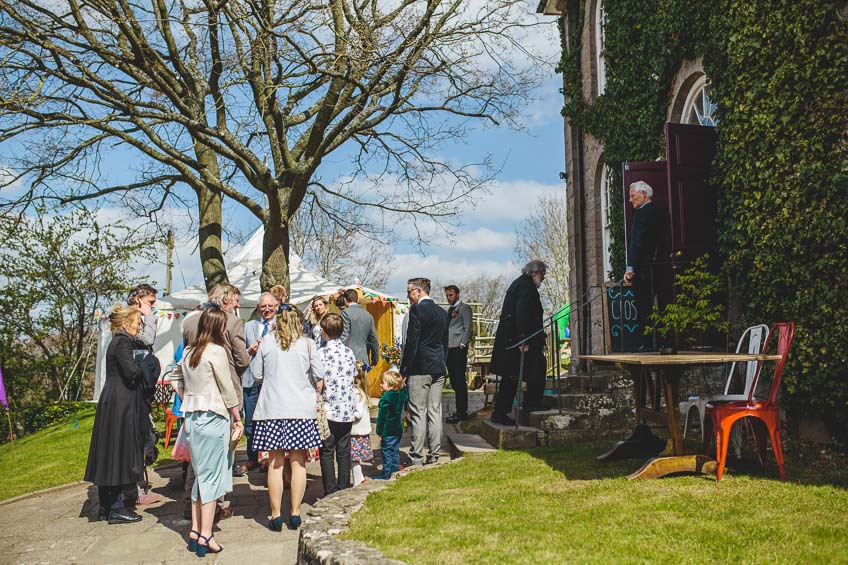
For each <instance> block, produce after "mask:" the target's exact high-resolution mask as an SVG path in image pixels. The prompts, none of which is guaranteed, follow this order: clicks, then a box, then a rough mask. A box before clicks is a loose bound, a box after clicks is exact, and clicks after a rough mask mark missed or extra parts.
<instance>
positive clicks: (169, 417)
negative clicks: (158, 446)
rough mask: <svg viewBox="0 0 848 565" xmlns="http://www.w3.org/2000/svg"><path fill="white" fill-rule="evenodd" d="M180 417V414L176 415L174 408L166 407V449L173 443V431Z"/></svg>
mask: <svg viewBox="0 0 848 565" xmlns="http://www.w3.org/2000/svg"><path fill="white" fill-rule="evenodd" d="M179 419H180V418H179V417H178V416H175V415H174V411H173V409H171V408H166V409H165V449H168V444H169V443H171V432H172V431H173V429H174V424H176V423H177V420H179Z"/></svg>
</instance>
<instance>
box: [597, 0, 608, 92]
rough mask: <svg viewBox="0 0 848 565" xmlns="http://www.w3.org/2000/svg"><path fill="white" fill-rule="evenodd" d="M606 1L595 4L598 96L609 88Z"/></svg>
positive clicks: (601, 0)
mask: <svg viewBox="0 0 848 565" xmlns="http://www.w3.org/2000/svg"><path fill="white" fill-rule="evenodd" d="M605 23H606V16H605V15H604V0H598V1H597V3H596V4H595V68H596V70H597V76H598V96H600V95H601V94H603V93H604V89H605V88H606V86H607V65H606V63H605V62H604V24H605Z"/></svg>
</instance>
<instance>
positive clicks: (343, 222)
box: [291, 194, 395, 288]
mask: <svg viewBox="0 0 848 565" xmlns="http://www.w3.org/2000/svg"><path fill="white" fill-rule="evenodd" d="M394 240H395V238H394V237H393V235H392V234H391V233H389V232H387V230H385V229H383V228H381V227H380V226H378V225H375V224H374V223H372V222H369V221H368V218H367V216H366V214H365V213H364V210H363V207H362V206H357V205H354V204H351V203H349V202H341V203H338V202H337V203H332V204H330V205H328V204H327V203H325V202H322V201H321V200H319V199H318V198H316V197H315V196H314V195H312V194H309V195H307V198H306V199H305V200H304V203H303V204H302V205H301V207H300V209H299V210H298V211H297V214H295V216H294V217H293V218H292V221H291V242H292V250H293V251H294V252H295V253H297V254H298V255H299V256H300V257H301V259H303V261H304V262H305V263H306V265H307V266H309V267H310V268H312V269H314V270H315V271H316V272H318V273H319V274H320V275H321V276H323V277H324V278H326V279H329V280H331V281H336V282H339V283H341V284H353V283H354V282H358V283H359V284H362V285H365V286H368V287H372V288H382V287H383V286H385V284H386V282H387V281H388V279H389V274H390V273H391V270H392V268H393V265H394V248H393V246H392V243H393V241H394Z"/></svg>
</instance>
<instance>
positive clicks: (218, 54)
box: [0, 0, 545, 287]
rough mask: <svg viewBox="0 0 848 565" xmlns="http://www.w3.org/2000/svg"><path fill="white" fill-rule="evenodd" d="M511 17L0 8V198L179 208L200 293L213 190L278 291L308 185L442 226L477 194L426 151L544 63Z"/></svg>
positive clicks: (214, 236)
mask: <svg viewBox="0 0 848 565" xmlns="http://www.w3.org/2000/svg"><path fill="white" fill-rule="evenodd" d="M526 8H527V6H526V3H525V2H524V1H523V0H491V1H487V2H479V3H478V2H475V3H469V2H467V1H465V0H425V1H422V0H397V1H394V2H386V1H385V0H228V1H226V0H225V1H220V2H219V1H217V0H151V1H150V2H144V1H140V0H138V1H133V0H51V1H49V2H47V1H45V0H0V74H2V77H3V79H2V83H0V143H4V144H5V145H6V146H7V147H9V148H10V149H8V150H7V153H9V154H13V155H14V156H15V157H14V161H13V162H9V163H6V165H8V166H9V167H11V170H12V171H13V174H11V175H7V176H6V177H4V179H5V180H3V181H2V184H0V187H2V186H3V185H9V184H11V183H17V182H19V181H21V180H25V181H26V185H27V187H28V190H27V191H26V193H25V194H24V195H23V196H21V197H17V198H15V199H13V200H12V201H10V202H6V204H7V205H8V206H15V205H22V204H23V205H26V204H27V203H29V202H32V201H33V200H37V199H39V198H56V199H59V200H60V201H61V202H64V203H68V202H77V201H81V200H85V199H91V198H103V197H118V198H123V199H124V200H125V201H126V202H127V203H128V205H132V206H133V207H137V208H141V209H143V210H146V211H150V210H157V209H160V208H161V207H163V206H164V205H165V203H166V202H167V201H168V200H169V199H172V198H175V199H179V200H182V201H184V202H193V204H192V205H193V207H194V208H195V209H196V210H197V216H198V217H197V224H198V231H199V245H200V256H201V260H202V263H203V273H204V278H205V281H206V284H207V286H209V285H211V284H213V283H215V282H218V281H220V280H224V279H226V271H225V268H224V261H223V255H222V253H221V234H222V225H221V224H222V201H223V199H224V198H227V199H230V200H231V201H233V202H235V203H237V204H239V205H241V206H243V207H244V208H246V209H247V210H248V211H249V212H250V213H252V214H253V215H254V216H256V218H258V219H259V220H260V221H261V222H262V223H263V225H264V227H265V239H264V242H263V255H264V265H263V272H262V277H261V280H262V286H263V287H268V286H269V285H271V284H275V283H282V284H288V255H289V250H290V245H291V239H290V226H291V221H292V218H293V217H294V216H295V214H296V212H297V210H298V209H299V208H300V206H301V204H302V203H303V201H304V199H305V198H306V195H307V193H308V191H310V190H313V191H315V193H316V194H321V195H323V196H333V197H334V198H335V199H336V201H338V202H342V201H347V202H349V203H352V204H356V205H364V206H371V207H374V208H376V209H377V210H379V211H380V212H381V213H384V214H405V215H411V216H412V217H413V219H414V221H415V222H416V225H417V222H418V221H421V220H424V219H429V220H435V221H438V222H444V221H450V219H451V218H452V217H453V215H454V214H455V213H456V211H457V206H458V204H459V203H460V202H462V201H463V200H464V199H466V198H468V197H469V196H471V195H473V193H474V191H475V190H477V189H479V188H480V187H481V186H483V185H484V183H485V181H486V180H487V179H486V173H485V167H483V168H481V167H479V166H460V165H457V164H456V163H454V162H452V161H451V160H450V159H449V158H439V157H438V156H437V155H438V151H437V150H438V148H439V147H440V146H441V145H442V144H443V143H445V142H447V141H454V140H457V139H461V138H463V137H465V136H466V134H467V133H468V131H469V129H470V128H471V127H472V126H473V125H474V124H475V123H478V122H483V123H488V124H497V123H501V122H503V123H507V124H515V122H514V120H515V119H516V116H517V115H518V108H519V105H520V104H523V103H525V102H526V101H527V99H528V93H529V92H530V89H531V88H532V87H533V86H534V85H536V84H538V82H539V80H540V79H541V78H542V74H543V73H542V72H541V70H540V69H542V68H544V67H545V65H544V63H543V62H542V61H538V60H536V61H532V63H531V64H525V65H520V64H517V63H516V61H515V59H511V58H510V57H511V55H510V54H512V53H523V54H525V55H526V54H527V53H526V49H525V48H524V47H523V42H522V41H521V39H522V38H521V37H520V34H521V33H522V32H524V31H528V30H526V29H525V28H528V27H530V26H534V25H539V24H538V23H537V22H536V21H535V20H534V19H532V18H530V19H528V16H527V15H526V13H525V10H526ZM24 146H25V147H24ZM113 151H120V152H122V154H123V155H124V156H125V157H126V155H130V156H131V157H130V158H129V159H128V160H127V162H130V163H132V165H131V166H130V167H127V169H128V170H123V171H120V172H119V173H120V174H114V173H115V171H112V170H109V171H106V172H104V169H111V165H110V164H109V163H108V162H107V161H106V157H107V156H110V155H114V153H113ZM334 153H337V154H340V156H342V157H343V158H344V159H345V161H346V162H348V163H349V164H350V166H349V171H348V174H347V176H346V178H345V182H342V183H335V184H330V185H325V184H323V183H321V182H318V181H317V180H316V179H317V178H318V171H319V167H320V166H321V164H322V162H324V161H325V160H327V158H328V157H329V156H330V155H331V154H334ZM478 165H479V164H478ZM480 170H483V171H484V173H483V174H480V173H479V172H478V171H480ZM116 178H118V179H120V180H119V181H116V180H115V179H116ZM57 179H61V180H62V183H57V182H55V181H56V180H57ZM60 184H61V186H62V187H63V189H61V190H58V189H56V188H55V187H56V186H59V185H60ZM68 186H70V187H71V188H70V189H67V190H66V189H64V187H68Z"/></svg>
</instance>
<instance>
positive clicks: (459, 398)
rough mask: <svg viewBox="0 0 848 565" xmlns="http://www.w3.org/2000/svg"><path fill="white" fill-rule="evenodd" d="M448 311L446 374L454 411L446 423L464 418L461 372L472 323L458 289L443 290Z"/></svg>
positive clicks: (464, 386) (464, 389) (465, 365)
mask: <svg viewBox="0 0 848 565" xmlns="http://www.w3.org/2000/svg"><path fill="white" fill-rule="evenodd" d="M445 298H446V299H447V301H448V304H449V305H450V308H448V361H447V365H448V375H449V376H450V383H451V388H452V389H453V391H454V394H455V395H456V412H455V413H454V414H453V416H448V418H447V422H448V423H449V424H456V423H457V422H459V421H461V420H466V419H468V381H467V380H465V371H466V369H467V368H468V344H469V343H470V342H471V330H472V325H471V324H472V320H473V318H474V316H473V313H472V312H471V306H469V305H468V304H466V303H465V302H463V301H461V300H460V299H459V287H458V286H456V285H453V284H452V285H448V286H446V287H445Z"/></svg>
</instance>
